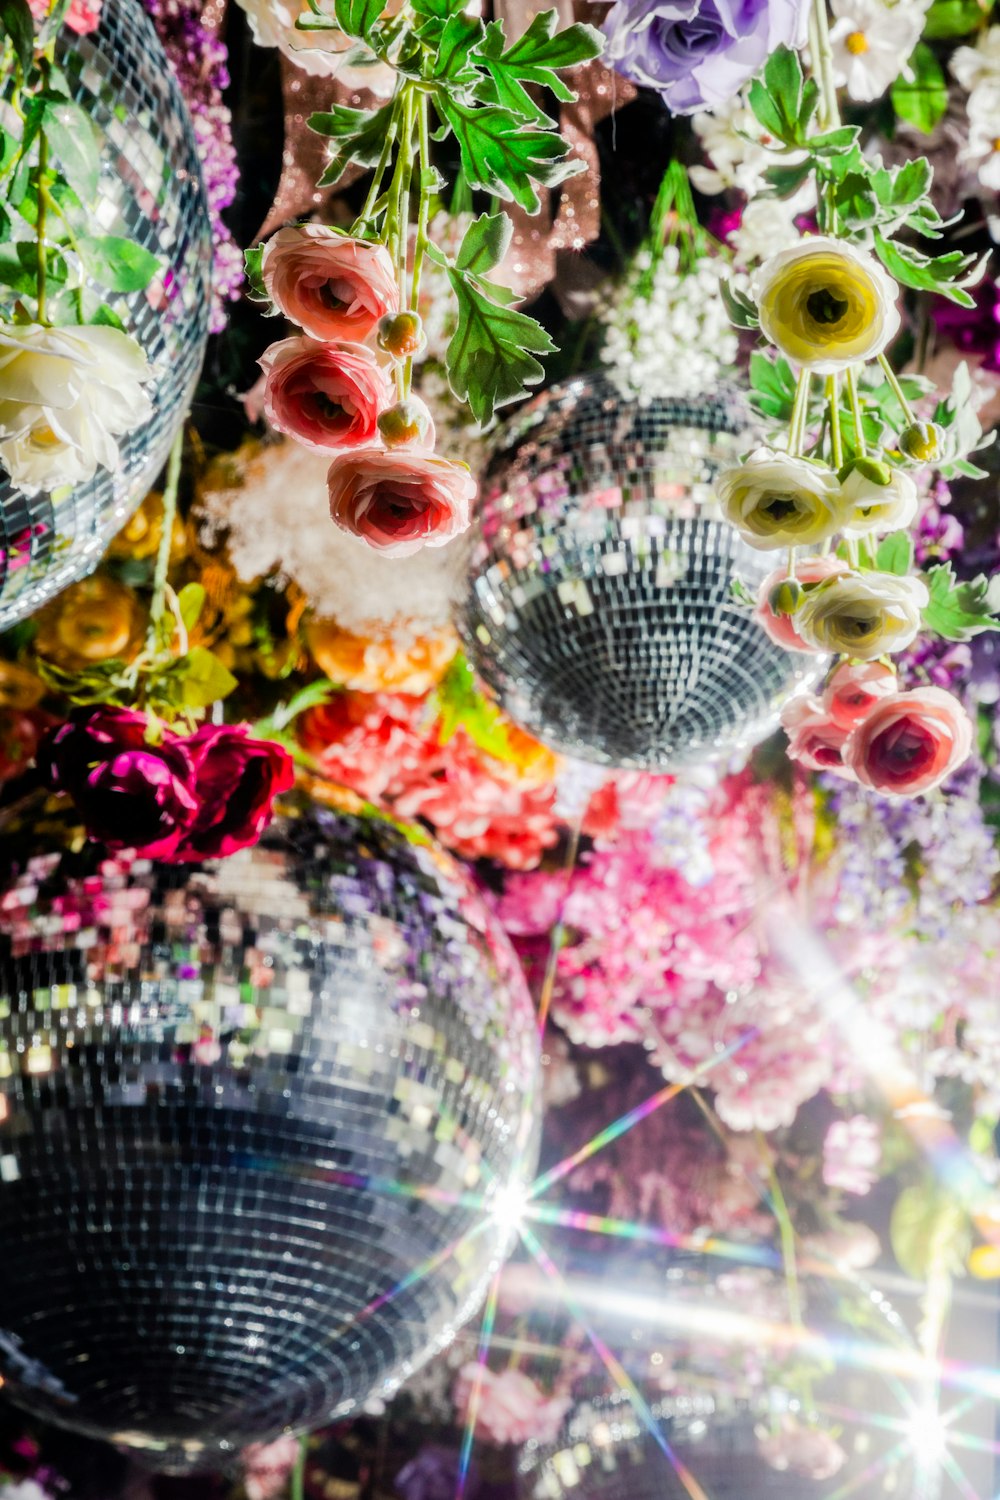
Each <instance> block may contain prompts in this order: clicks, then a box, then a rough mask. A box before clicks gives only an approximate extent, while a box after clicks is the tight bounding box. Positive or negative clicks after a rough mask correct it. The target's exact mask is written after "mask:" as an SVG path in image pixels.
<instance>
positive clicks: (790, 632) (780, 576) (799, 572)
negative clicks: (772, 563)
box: [753, 555, 850, 656]
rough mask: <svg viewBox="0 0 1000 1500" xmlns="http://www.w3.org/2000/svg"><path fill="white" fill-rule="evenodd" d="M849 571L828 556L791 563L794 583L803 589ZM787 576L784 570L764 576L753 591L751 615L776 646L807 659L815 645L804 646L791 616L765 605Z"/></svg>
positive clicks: (844, 565) (786, 570)
mask: <svg viewBox="0 0 1000 1500" xmlns="http://www.w3.org/2000/svg"><path fill="white" fill-rule="evenodd" d="M849 572H850V568H849V567H848V565H847V563H846V562H842V561H841V559H840V558H839V557H834V556H832V555H827V556H826V557H804V558H802V560H801V561H800V562H797V563H796V564H795V577H796V580H797V581H798V582H799V583H801V584H802V585H803V587H806V586H808V585H809V584H811V583H822V581H823V579H824V578H832V577H833V576H834V574H835V573H849ZM787 577H788V569H787V568H776V569H775V571H774V572H773V573H769V574H768V575H767V577H766V578H765V579H764V581H763V583H762V584H761V585H760V588H759V589H758V590H757V608H756V609H755V610H754V612H753V617H754V619H755V620H756V621H757V623H758V625H761V626H763V628H764V630H766V631H767V634H768V635H769V636H770V637H771V639H772V641H774V642H775V644H776V645H778V646H783V647H784V648H785V650H786V651H805V652H808V653H809V655H810V656H815V654H816V648H815V646H807V645H806V643H805V641H804V640H803V639H802V637H801V636H800V635H799V634H798V632H797V630H796V629H795V616H794V615H776V614H775V613H774V611H773V610H772V609H771V606H770V605H769V604H768V602H767V601H768V597H769V595H770V593H771V590H772V589H773V588H776V587H777V586H778V584H779V583H783V582H784V580H785V579H786V578H787Z"/></svg>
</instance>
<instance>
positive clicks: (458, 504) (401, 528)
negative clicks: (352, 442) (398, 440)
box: [327, 447, 476, 557]
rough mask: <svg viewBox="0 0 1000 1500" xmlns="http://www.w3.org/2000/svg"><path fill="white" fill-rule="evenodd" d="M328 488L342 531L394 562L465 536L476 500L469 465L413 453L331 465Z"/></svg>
mask: <svg viewBox="0 0 1000 1500" xmlns="http://www.w3.org/2000/svg"><path fill="white" fill-rule="evenodd" d="M327 485H328V489H329V496H330V515H331V517H332V519H333V520H334V521H335V522H336V524H337V525H338V526H339V527H340V528H341V530H343V531H349V532H350V533H351V535H352V536H356V537H359V538H360V539H361V541H363V542H365V543H367V545H368V546H369V547H374V548H375V549H376V550H377V551H379V552H385V553H386V554H388V555H390V556H394V557H406V556H407V555H408V554H409V553H411V552H418V551H419V550H420V548H421V547H442V546H443V545H444V544H445V542H448V541H450V540H451V538H452V537H454V536H459V535H460V534H461V533H462V532H463V531H465V530H466V528H467V527H468V525H469V520H470V506H471V504H472V501H473V499H474V498H475V494H476V481H475V479H474V478H473V476H472V474H471V473H470V472H469V470H468V469H467V468H466V467H465V465H464V464H453V463H449V462H448V460H447V459H444V458H436V457H435V456H434V454H433V453H426V452H424V451H423V450H422V449H416V448H410V447H405V448H394V449H391V450H390V451H389V452H384V451H383V450H382V449H381V448H361V449H358V450H357V452H354V453H344V454H342V455H341V456H340V457H338V458H335V459H334V461H333V463H332V464H331V465H330V472H329V474H328V475H327Z"/></svg>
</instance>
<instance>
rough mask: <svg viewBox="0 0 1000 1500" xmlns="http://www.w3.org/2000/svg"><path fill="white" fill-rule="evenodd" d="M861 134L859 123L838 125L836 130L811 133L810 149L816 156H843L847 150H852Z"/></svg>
mask: <svg viewBox="0 0 1000 1500" xmlns="http://www.w3.org/2000/svg"><path fill="white" fill-rule="evenodd" d="M860 134H861V130H860V128H859V127H858V126H857V125H838V127H837V129H836V130H827V131H824V132H823V134H822V135H811V136H810V137H809V149H810V151H811V152H812V153H813V155H814V156H842V155H843V153H844V152H845V151H850V149H851V147H852V146H853V145H854V144H855V142H856V141H857V139H858V137H859V135H860Z"/></svg>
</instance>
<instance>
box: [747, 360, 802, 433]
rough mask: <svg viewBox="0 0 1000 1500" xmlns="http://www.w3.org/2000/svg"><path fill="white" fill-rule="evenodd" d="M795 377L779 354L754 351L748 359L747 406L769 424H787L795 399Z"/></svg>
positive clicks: (789, 366)
mask: <svg viewBox="0 0 1000 1500" xmlns="http://www.w3.org/2000/svg"><path fill="white" fill-rule="evenodd" d="M795 385H796V381H795V375H794V373H793V371H792V367H791V365H790V364H789V363H788V361H787V359H785V357H784V356H783V355H781V354H776V355H772V354H764V353H763V352H762V351H760V350H755V351H754V353H753V354H751V356H750V393H751V394H750V403H751V405H752V406H753V409H754V411H756V412H759V413H760V415H761V416H762V417H767V418H769V419H770V420H771V421H773V422H782V423H784V422H787V421H788V420H789V418H790V417H791V415H792V402H793V401H794V400H795Z"/></svg>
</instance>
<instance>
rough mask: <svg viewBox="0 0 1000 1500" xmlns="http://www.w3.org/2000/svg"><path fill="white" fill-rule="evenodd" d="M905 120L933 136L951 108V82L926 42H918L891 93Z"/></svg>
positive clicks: (897, 111)
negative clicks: (949, 96)
mask: <svg viewBox="0 0 1000 1500" xmlns="http://www.w3.org/2000/svg"><path fill="white" fill-rule="evenodd" d="M889 97H890V99H891V100H892V106H893V108H894V109H895V111H896V114H897V115H898V116H899V118H900V119H901V120H905V121H906V123H907V124H908V125H914V126H916V128H917V130H921V131H923V132H924V134H929V133H930V132H931V131H932V130H933V129H934V126H935V125H936V124H937V123H938V121H939V120H940V119H941V118H942V116H943V115H944V112H945V110H946V109H947V108H948V83H947V80H946V78H945V76H944V72H943V70H942V68H941V64H940V63H939V62H938V60H937V58H936V57H935V56H934V53H933V52H932V51H931V49H930V47H928V45H927V43H926V42H918V43H917V45H916V48H915V49H914V52H913V56H912V57H911V58H910V61H909V63H908V64H907V66H906V69H905V71H904V72H903V73H901V74H900V76H899V77H898V78H897V79H896V81H895V83H894V84H893V86H892V89H891V91H890V94H889Z"/></svg>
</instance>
